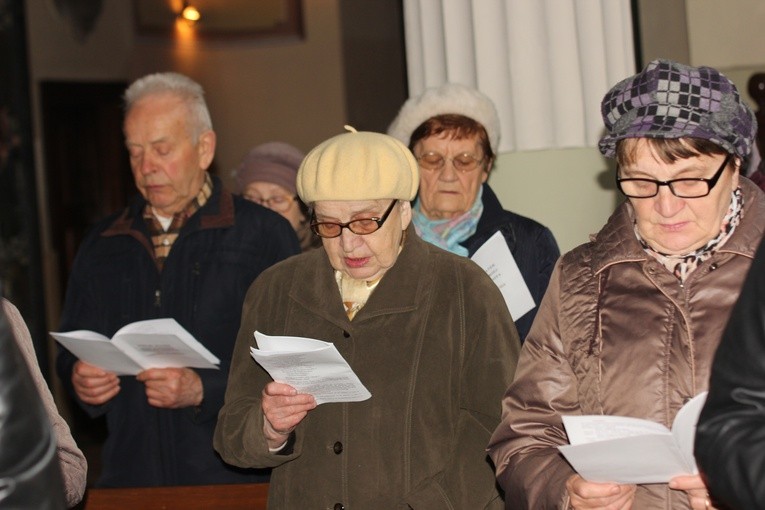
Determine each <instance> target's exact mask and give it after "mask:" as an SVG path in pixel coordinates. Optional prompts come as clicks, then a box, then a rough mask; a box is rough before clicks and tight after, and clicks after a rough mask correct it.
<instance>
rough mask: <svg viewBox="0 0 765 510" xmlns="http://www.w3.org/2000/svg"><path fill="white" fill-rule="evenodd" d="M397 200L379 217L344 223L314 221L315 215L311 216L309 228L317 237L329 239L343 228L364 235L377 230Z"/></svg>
mask: <svg viewBox="0 0 765 510" xmlns="http://www.w3.org/2000/svg"><path fill="white" fill-rule="evenodd" d="M396 202H398V200H394V201H393V202H391V204H390V206H388V209H387V210H386V211H385V212H384V213H383V215H382V216H381V217H379V218H374V217H373V218H362V219H358V220H351V221H348V222H346V223H334V222H331V221H316V216H315V215H314V216H313V217H312V218H311V230H313V233H314V234H316V235H317V236H319V237H326V238H328V239H331V238H333V237H338V236H339V235H340V234H342V233H343V229H344V228H347V229H348V230H350V231H351V232H353V233H354V234H356V235H360V236H365V235H367V234H371V233H373V232H377V231H378V230H380V228H381V227H382V226H383V223H385V220H387V219H388V216H390V213H391V211H392V210H393V206H394V205H396Z"/></svg>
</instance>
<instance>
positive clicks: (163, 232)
mask: <svg viewBox="0 0 765 510" xmlns="http://www.w3.org/2000/svg"><path fill="white" fill-rule="evenodd" d="M212 189H213V183H212V178H211V177H210V174H209V173H207V172H205V181H204V183H202V188H201V189H200V190H199V193H197V196H196V197H194V198H193V199H192V200H191V202H189V205H187V206H186V208H185V209H184V210H183V211H181V212H178V213H176V214H174V215H173V217H172V219H171V221H170V225H169V226H168V227H167V228H165V227H164V226H163V225H162V223H161V222H160V220H159V218H158V217H157V214H156V213H155V212H154V207H152V205H151V204H150V203H148V202H147V203H146V207H145V208H144V211H143V219H144V221H145V222H146V226H147V228H148V229H149V234H150V235H151V242H152V245H153V246H154V258H155V259H156V262H157V269H159V271H160V272H162V267H163V265H164V263H165V259H166V258H167V256H168V255H169V254H170V249H171V248H172V247H173V243H175V240H176V239H178V234H179V233H180V232H181V228H183V226H184V225H185V224H186V222H187V221H188V219H189V218H191V217H192V216H193V215H194V213H196V212H197V211H198V210H199V209H201V208H202V206H204V205H205V204H206V203H207V200H208V199H209V198H210V195H211V194H212Z"/></svg>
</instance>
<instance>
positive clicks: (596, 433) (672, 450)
mask: <svg viewBox="0 0 765 510" xmlns="http://www.w3.org/2000/svg"><path fill="white" fill-rule="evenodd" d="M705 400H706V392H703V393H701V394H699V395H697V396H696V397H694V398H692V399H691V400H690V401H688V402H687V403H686V404H685V405H684V406H683V407H682V409H680V411H679V412H678V413H677V416H675V421H674V423H673V424H672V430H671V431H670V430H669V429H667V428H666V427H665V426H663V425H661V424H659V423H655V422H652V421H649V420H641V419H639V418H629V417H624V416H600V415H592V416H563V417H562V418H563V425H564V426H565V427H566V434H568V438H569V443H571V444H570V445H565V446H559V447H558V449H559V450H560V451H561V453H562V454H563V456H564V457H566V460H568V461H569V463H570V464H571V465H572V466H573V468H574V469H576V471H577V473H579V474H580V475H582V477H584V478H585V479H586V480H589V481H591V482H616V483H626V484H632V483H637V484H640V483H667V482H668V481H669V480H670V479H671V478H672V477H674V476H678V475H684V474H695V473H697V472H698V470H697V469H696V462H695V460H694V458H693V438H694V436H695V434H696V422H697V421H698V419H699V414H700V413H701V408H702V407H703V406H704V401H705Z"/></svg>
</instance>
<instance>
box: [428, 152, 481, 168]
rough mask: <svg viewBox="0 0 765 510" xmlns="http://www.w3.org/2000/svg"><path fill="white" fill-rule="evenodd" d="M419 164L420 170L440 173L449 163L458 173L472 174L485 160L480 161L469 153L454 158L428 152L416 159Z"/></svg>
mask: <svg viewBox="0 0 765 510" xmlns="http://www.w3.org/2000/svg"><path fill="white" fill-rule="evenodd" d="M416 159H417V162H418V163H419V164H420V168H422V169H424V170H432V171H439V170H442V169H443V168H444V166H446V162H447V161H451V162H452V166H453V167H454V169H455V170H457V171H458V172H472V171H473V170H475V169H476V168H478V166H479V165H480V164H481V163H483V160H484V158H481V159H478V158H476V157H475V156H474V155H473V154H470V153H469V152H463V153H462V154H457V155H456V156H454V157H453V158H447V157H444V156H443V155H442V154H439V153H437V152H432V151H431V152H426V153H425V154H422V155H421V156H417V157H416Z"/></svg>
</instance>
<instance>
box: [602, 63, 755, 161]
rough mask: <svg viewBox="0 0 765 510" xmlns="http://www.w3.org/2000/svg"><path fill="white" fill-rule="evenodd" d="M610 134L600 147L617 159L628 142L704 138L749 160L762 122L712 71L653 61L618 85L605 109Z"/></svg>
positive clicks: (727, 82)
mask: <svg viewBox="0 0 765 510" xmlns="http://www.w3.org/2000/svg"><path fill="white" fill-rule="evenodd" d="M600 111H601V114H602V115H603V122H604V123H605V125H606V130H607V131H608V133H607V134H606V135H605V136H604V137H603V138H602V139H601V140H600V143H599V144H598V148H599V149H600V152H602V153H603V155H604V156H606V157H609V158H613V157H615V155H616V142H617V141H619V140H623V139H625V138H684V137H692V138H702V139H706V140H709V141H711V142H714V143H716V144H718V145H720V146H721V147H722V148H724V149H725V150H726V151H728V152H730V153H731V154H734V155H736V156H738V157H739V158H741V160H742V161H745V160H746V158H747V156H748V155H749V153H750V152H751V150H752V143H753V140H754V137H755V133H756V132H757V121H756V120H755V116H754V112H752V110H751V108H749V106H748V105H747V104H746V103H745V102H744V101H742V100H741V97H740V96H739V94H738V90H736V86H735V85H734V84H733V82H731V81H730V80H729V79H728V78H726V77H725V76H724V75H723V74H721V73H720V72H719V71H718V70H716V69H713V68H711V67H689V66H686V65H682V64H678V63H676V62H671V61H669V60H654V61H653V62H651V63H650V64H648V66H647V67H646V68H645V69H643V71H641V72H639V73H638V74H636V75H634V76H632V77H630V78H627V79H625V80H622V81H620V82H619V83H617V84H616V85H615V86H614V87H613V88H612V89H611V90H609V91H608V93H607V94H606V95H605V97H604V98H603V102H602V103H601V106H600Z"/></svg>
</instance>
